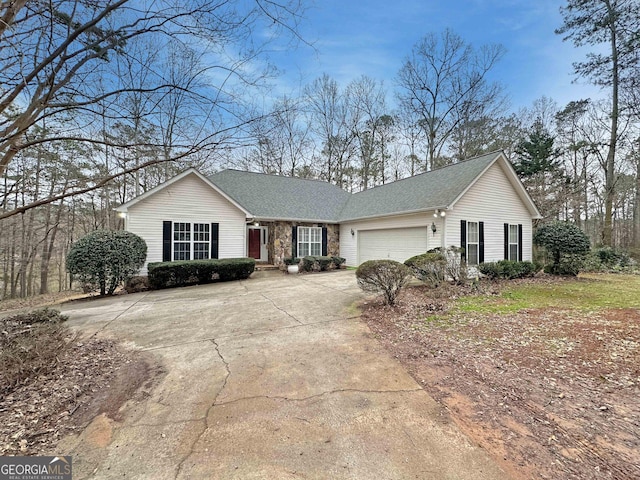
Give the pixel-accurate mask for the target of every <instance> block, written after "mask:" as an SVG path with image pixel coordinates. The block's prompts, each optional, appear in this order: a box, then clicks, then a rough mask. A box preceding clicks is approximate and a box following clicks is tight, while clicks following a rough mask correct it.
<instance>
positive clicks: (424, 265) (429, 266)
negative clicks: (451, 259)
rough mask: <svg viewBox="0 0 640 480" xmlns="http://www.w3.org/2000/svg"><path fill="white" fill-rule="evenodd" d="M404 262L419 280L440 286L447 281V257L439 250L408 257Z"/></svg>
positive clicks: (433, 285)
mask: <svg viewBox="0 0 640 480" xmlns="http://www.w3.org/2000/svg"><path fill="white" fill-rule="evenodd" d="M404 264H405V265H406V266H407V267H409V268H410V269H411V273H413V276H414V277H416V278H417V279H418V280H420V281H422V282H424V283H426V284H427V285H429V286H431V287H438V286H440V284H442V283H443V282H444V281H445V277H446V271H447V257H445V256H444V255H443V254H442V253H439V252H431V253H423V254H421V255H416V256H414V257H411V258H408V259H407V260H405V261H404Z"/></svg>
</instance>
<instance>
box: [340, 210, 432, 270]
mask: <svg viewBox="0 0 640 480" xmlns="http://www.w3.org/2000/svg"><path fill="white" fill-rule="evenodd" d="M432 222H434V223H435V224H436V228H437V232H436V234H435V235H434V234H433V233H432V232H431V223H432ZM442 225H443V221H442V219H441V218H434V217H433V212H424V213H416V214H410V215H396V216H392V217H382V218H374V219H368V220H359V221H352V222H346V223H343V224H341V225H340V256H341V257H343V258H345V259H346V264H347V265H348V266H351V267H355V266H358V235H359V232H360V231H366V230H381V229H399V228H411V227H424V228H425V229H427V228H428V232H427V248H425V251H426V250H428V249H431V248H435V247H440V246H441V242H442V238H441V236H440V234H441V233H442V230H443V226H442ZM352 229H353V231H354V235H351V230H352ZM400 234H401V233H400Z"/></svg>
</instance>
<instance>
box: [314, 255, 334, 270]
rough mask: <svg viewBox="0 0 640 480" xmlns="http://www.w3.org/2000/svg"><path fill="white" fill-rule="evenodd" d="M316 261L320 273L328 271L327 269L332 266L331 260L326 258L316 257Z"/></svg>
mask: <svg viewBox="0 0 640 480" xmlns="http://www.w3.org/2000/svg"><path fill="white" fill-rule="evenodd" d="M316 261H317V262H318V265H319V266H320V271H321V272H324V271H326V270H329V267H330V266H332V265H333V258H331V257H327V256H322V257H316Z"/></svg>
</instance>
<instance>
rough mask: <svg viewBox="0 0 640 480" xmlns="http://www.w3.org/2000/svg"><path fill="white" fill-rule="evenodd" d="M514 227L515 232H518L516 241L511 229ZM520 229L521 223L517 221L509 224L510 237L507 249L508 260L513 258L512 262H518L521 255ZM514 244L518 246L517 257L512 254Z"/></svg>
mask: <svg viewBox="0 0 640 480" xmlns="http://www.w3.org/2000/svg"><path fill="white" fill-rule="evenodd" d="M512 228H515V233H516V241H515V242H512V241H511V229H512ZM519 229H520V226H519V224H517V223H510V224H509V238H507V245H508V249H507V251H508V253H509V258H508V260H511V261H512V262H517V261H518V256H519V254H518V252H519V251H520V233H519ZM513 245H515V247H516V252H515V253H516V255H515V258H512V256H511V247H512V246H513Z"/></svg>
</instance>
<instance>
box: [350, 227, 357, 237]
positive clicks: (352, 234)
mask: <svg viewBox="0 0 640 480" xmlns="http://www.w3.org/2000/svg"><path fill="white" fill-rule="evenodd" d="M355 234H356V232H354V231H353V228H352V229H351V236H354V235H355Z"/></svg>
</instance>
